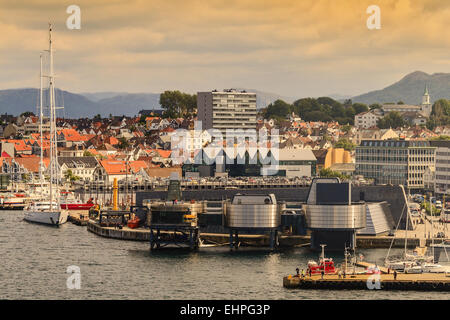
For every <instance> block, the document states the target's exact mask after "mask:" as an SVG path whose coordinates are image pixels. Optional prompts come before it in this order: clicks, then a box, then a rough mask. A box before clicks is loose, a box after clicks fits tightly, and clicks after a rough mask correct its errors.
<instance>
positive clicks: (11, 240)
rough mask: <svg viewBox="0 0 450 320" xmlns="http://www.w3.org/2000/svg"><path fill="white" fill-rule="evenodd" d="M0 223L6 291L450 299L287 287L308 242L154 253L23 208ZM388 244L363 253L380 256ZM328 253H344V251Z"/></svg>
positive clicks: (6, 295)
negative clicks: (77, 284)
mask: <svg viewBox="0 0 450 320" xmlns="http://www.w3.org/2000/svg"><path fill="white" fill-rule="evenodd" d="M0 226H1V232H0V256H1V257H2V258H1V263H0V288H1V289H0V299H186V300H190V299H377V300H378V299H414V300H416V299H446V300H448V299H450V293H442V292H408V291H405V292H402V291H391V292H389V291H383V290H359V291H352V290H339V291H329V290H327V291H325V290H292V289H291V290H289V289H285V288H283V276H285V275H288V274H294V273H295V268H296V267H299V268H300V269H302V268H306V264H307V262H308V260H309V259H315V260H316V259H317V257H318V254H317V253H314V252H310V251H309V250H308V249H306V248H291V249H281V250H279V251H277V252H273V253H271V252H269V251H268V250H267V249H266V248H240V249H239V250H238V251H237V252H230V251H229V249H228V247H216V248H201V249H200V251H198V252H186V251H182V250H176V249H175V250H161V251H160V252H156V253H155V252H150V250H149V243H146V242H132V241H121V240H114V239H106V238H101V237H99V236H96V235H94V234H92V233H89V232H88V231H87V230H86V227H79V226H75V225H73V224H71V223H67V224H65V225H63V226H61V227H59V228H54V227H49V226H43V225H36V224H31V223H28V222H26V221H23V213H22V212H21V211H0ZM386 252H387V250H386V249H366V250H361V251H360V252H358V253H362V254H363V255H364V256H365V259H366V260H368V261H374V262H380V263H381V262H382V261H383V259H384V257H385V255H386ZM399 252H401V250H400V251H399V250H394V251H393V253H394V254H395V253H399ZM327 256H331V257H333V258H334V259H335V261H336V262H337V263H340V262H341V261H342V260H343V253H342V254H340V253H339V254H334V255H332V254H327ZM69 266H77V267H79V268H80V273H81V288H80V289H68V288H67V284H66V283H67V279H68V277H69V276H70V274H68V273H67V268H68V267H69Z"/></svg>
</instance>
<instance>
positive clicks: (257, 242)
mask: <svg viewBox="0 0 450 320" xmlns="http://www.w3.org/2000/svg"><path fill="white" fill-rule="evenodd" d="M86 225H87V229H88V231H90V232H92V233H95V234H97V235H99V236H102V237H106V238H113V239H121V240H133V241H150V229H147V228H137V229H131V228H128V227H127V226H123V227H122V229H118V228H114V227H102V226H100V225H99V224H98V223H97V222H96V221H94V220H89V221H87V222H86ZM200 239H201V240H202V241H204V242H205V243H216V244H229V242H230V235H229V233H203V232H201V231H200ZM278 240H279V245H280V247H296V246H304V245H306V244H308V243H309V242H310V237H309V236H298V235H283V234H279V236H278ZM239 241H240V242H241V244H242V245H244V246H260V247H265V246H269V245H270V237H269V236H268V235H252V234H240V235H239ZM391 241H392V237H388V236H381V237H372V236H357V237H356V243H357V248H365V249H370V248H389V246H390V244H391ZM430 243H431V239H429V241H427V244H430ZM419 245H420V239H408V247H409V248H416V247H417V246H419ZM404 246H405V239H404V238H395V240H394V243H393V246H392V247H393V248H404Z"/></svg>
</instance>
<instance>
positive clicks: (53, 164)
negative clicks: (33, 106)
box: [48, 23, 59, 211]
mask: <svg viewBox="0 0 450 320" xmlns="http://www.w3.org/2000/svg"><path fill="white" fill-rule="evenodd" d="M48 42H49V48H48V51H49V54H50V74H49V76H48V78H49V105H50V211H53V180H54V179H56V183H57V184H58V183H59V181H58V179H57V173H56V171H57V166H58V154H57V143H58V141H57V132H56V111H55V109H56V107H55V81H54V74H53V44H52V25H51V23H49V32H48ZM56 200H57V201H56V202H57V203H58V205H59V201H58V200H59V197H58V194H57V195H56Z"/></svg>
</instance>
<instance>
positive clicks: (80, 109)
mask: <svg viewBox="0 0 450 320" xmlns="http://www.w3.org/2000/svg"><path fill="white" fill-rule="evenodd" d="M426 85H427V86H428V88H429V93H430V96H431V102H434V101H436V100H439V99H443V98H444V99H450V73H434V74H431V75H429V74H427V73H425V72H422V71H415V72H412V73H410V74H408V75H406V76H405V77H403V78H402V79H401V80H400V81H398V82H396V83H394V84H392V85H390V86H388V87H386V88H384V89H381V90H375V91H371V92H368V93H365V94H361V95H358V96H354V97H352V98H351V99H352V101H353V102H361V103H365V104H372V103H388V102H393V103H396V102H398V101H403V102H404V103H406V104H416V105H417V104H420V103H421V102H422V95H423V93H424V89H425V86H426ZM238 89H239V90H246V91H248V92H256V95H257V101H256V104H257V107H258V109H261V108H264V107H266V106H267V105H268V104H270V103H271V102H273V101H275V100H277V99H281V100H284V101H286V102H288V103H292V102H293V101H294V100H296V98H291V97H284V96H281V95H278V94H275V93H269V92H264V91H259V90H255V89H245V88H238ZM159 96H160V94H159V93H126V92H94V93H72V92H69V91H65V90H59V89H57V90H56V97H57V103H58V104H59V105H61V104H63V105H64V111H63V112H60V113H59V114H58V116H65V117H70V118H82V117H93V116H95V115H97V114H100V115H101V116H103V117H107V116H109V115H110V114H112V115H119V116H120V115H127V116H134V115H137V114H138V112H139V111H140V110H142V109H147V110H152V109H155V110H157V109H161V106H160V104H159ZM332 96H333V97H334V98H335V99H336V98H337V99H338V100H341V99H342V98H344V97H345V96H343V95H339V94H334V95H332ZM38 98H39V90H38V89H34V88H23V89H8V90H0V113H2V114H4V113H8V114H13V115H20V114H21V113H23V112H25V111H32V112H36V110H37V104H38ZM339 98H340V99H339ZM58 99H59V100H58Z"/></svg>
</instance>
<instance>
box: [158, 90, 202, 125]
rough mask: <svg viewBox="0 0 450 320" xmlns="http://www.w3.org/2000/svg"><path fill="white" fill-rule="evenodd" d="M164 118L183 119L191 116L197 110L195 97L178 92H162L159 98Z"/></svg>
mask: <svg viewBox="0 0 450 320" xmlns="http://www.w3.org/2000/svg"><path fill="white" fill-rule="evenodd" d="M159 103H160V105H161V107H162V108H163V109H164V113H165V114H164V116H165V117H171V118H175V117H185V116H189V115H193V114H194V113H195V110H196V108H197V95H195V94H194V95H190V94H188V93H183V92H180V91H178V90H175V91H164V92H163V93H161V95H160V97H159Z"/></svg>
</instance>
